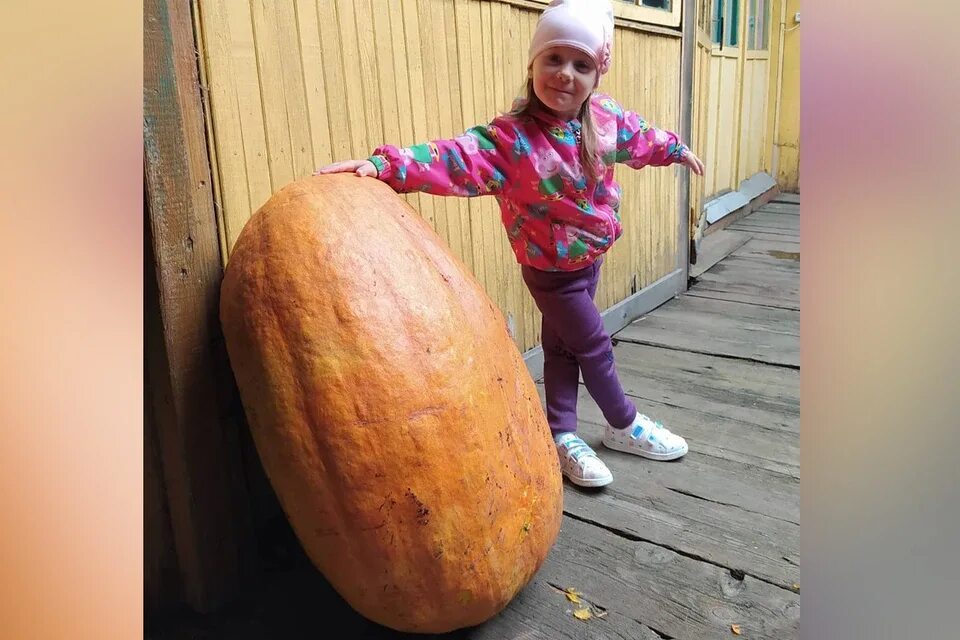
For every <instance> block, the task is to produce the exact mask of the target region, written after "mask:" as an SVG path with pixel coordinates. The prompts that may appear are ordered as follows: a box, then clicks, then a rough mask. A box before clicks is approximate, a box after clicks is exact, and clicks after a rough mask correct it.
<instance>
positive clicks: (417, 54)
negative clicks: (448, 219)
mask: <svg viewBox="0 0 960 640" xmlns="http://www.w3.org/2000/svg"><path fill="white" fill-rule="evenodd" d="M390 6H391V7H392V8H393V9H394V10H395V9H399V8H400V7H402V8H403V11H402V13H399V14H398V13H397V12H396V11H393V12H392V13H391V26H392V27H393V29H394V33H395V34H397V33H399V36H398V37H401V38H403V39H404V40H405V41H406V42H407V60H406V64H401V66H403V67H404V68H405V69H406V70H407V72H408V74H409V76H408V77H409V85H408V86H401V85H398V89H400V90H401V91H400V93H401V94H402V95H405V96H407V99H408V102H409V105H410V115H409V121H410V125H411V127H412V129H411V133H410V138H409V139H408V140H404V141H403V144H405V145H408V146H409V145H411V144H415V143H420V142H424V141H426V139H427V116H426V108H427V95H426V91H425V89H424V80H423V75H424V70H423V48H422V45H421V42H420V26H419V20H420V17H419V15H418V14H417V5H416V3H415V2H410V1H409V0H408V1H407V2H402V3H397V2H391V3H390ZM398 28H399V32H398ZM398 101H399V102H400V104H403V98H402V97H401V98H398ZM405 135H406V134H405ZM410 202H411V203H416V204H415V206H416V207H417V208H418V210H419V211H420V215H422V216H423V217H424V218H425V219H426V220H427V222H429V223H430V225H431V226H432V227H433V228H434V230H437V222H436V215H435V214H434V210H433V201H432V200H431V199H430V198H429V197H427V196H421V195H419V194H414V195H411V196H410Z"/></svg>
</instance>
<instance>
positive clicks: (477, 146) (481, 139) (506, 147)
mask: <svg viewBox="0 0 960 640" xmlns="http://www.w3.org/2000/svg"><path fill="white" fill-rule="evenodd" d="M590 101H591V102H590V108H591V115H592V116H593V122H594V126H595V129H596V132H597V152H598V154H599V156H600V158H601V159H602V161H603V170H602V174H601V176H602V177H601V178H600V179H599V180H597V181H593V180H590V179H589V178H587V177H586V175H585V174H584V172H583V169H582V167H581V165H580V154H579V138H580V121H579V120H577V119H574V120H569V121H568V120H563V119H560V118H558V117H556V116H554V115H552V114H550V113H548V112H546V111H543V110H530V111H528V113H526V114H524V115H521V116H514V115H509V114H506V115H502V116H499V117H497V118H495V119H494V120H493V121H492V122H491V123H490V124H487V125H481V126H476V127H472V128H470V129H468V130H467V131H466V132H465V133H463V134H462V135H460V136H457V137H456V138H453V139H452V140H435V141H432V142H428V143H424V144H417V145H414V146H412V147H406V148H399V147H395V146H392V145H384V146H381V147H378V148H377V149H376V150H374V152H373V155H372V156H371V157H370V161H371V162H373V164H374V165H375V166H376V167H377V170H378V172H379V173H378V177H379V179H380V180H383V181H384V182H386V183H387V184H389V185H390V186H391V187H392V188H393V189H394V190H395V191H397V192H400V193H407V192H412V191H423V192H425V193H430V194H434V195H445V196H465V197H473V196H483V195H492V196H494V197H496V199H497V202H498V203H499V204H500V213H501V219H502V221H503V226H504V228H505V229H506V231H507V235H508V237H509V239H510V245H511V247H512V248H513V252H514V254H515V255H516V258H517V262H519V263H520V264H523V265H529V266H531V267H534V268H536V269H541V270H544V271H572V270H576V269H582V268H584V267H586V266H589V265H590V264H591V263H593V261H595V260H596V259H597V258H598V257H599V256H601V255H602V254H603V253H605V252H606V251H607V250H608V249H610V246H611V245H612V244H613V242H614V241H615V240H616V239H617V238H619V237H620V235H621V233H622V232H623V228H622V226H621V222H620V214H619V209H620V186H619V185H618V184H617V183H616V181H615V180H614V179H613V165H614V164H615V163H617V162H620V163H623V164H626V165H627V166H629V167H633V168H634V169H640V168H641V167H644V166H647V165H653V166H667V165H670V164H672V163H674V162H679V161H680V158H681V156H682V154H683V152H684V151H685V150H686V146H685V145H683V144H682V143H681V142H680V140H679V138H678V136H677V135H676V134H674V133H671V132H669V131H663V130H660V129H657V128H655V127H652V126H650V125H649V124H648V123H647V122H646V121H644V119H643V118H641V117H639V116H638V115H637V114H636V113H634V112H632V111H624V110H623V109H622V108H621V107H620V105H619V104H617V102H616V101H614V100H613V99H612V98H610V97H609V96H606V95H602V94H594V95H593V96H592V97H591V98H590Z"/></svg>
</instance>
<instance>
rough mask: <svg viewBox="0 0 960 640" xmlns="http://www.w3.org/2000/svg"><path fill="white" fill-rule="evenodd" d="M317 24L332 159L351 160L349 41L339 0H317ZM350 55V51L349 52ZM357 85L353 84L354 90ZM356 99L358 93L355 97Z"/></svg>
mask: <svg viewBox="0 0 960 640" xmlns="http://www.w3.org/2000/svg"><path fill="white" fill-rule="evenodd" d="M316 2H317V26H318V31H319V33H320V55H321V61H322V63H323V79H324V85H325V86H326V87H327V92H326V95H325V99H326V100H325V102H326V112H325V114H326V115H325V120H326V122H327V128H328V130H329V132H330V133H329V135H330V148H331V155H332V156H333V160H335V161H336V160H349V159H352V158H354V157H356V155H355V153H354V138H353V132H352V126H353V121H354V118H352V117H351V101H350V99H351V95H350V94H349V93H348V89H347V80H346V78H345V77H344V64H343V56H344V51H345V47H346V44H345V42H344V36H343V31H342V29H341V28H340V16H339V12H338V11H337V5H338V3H337V2H336V0H316ZM347 55H349V54H347ZM354 88H355V87H354V86H353V84H352V83H351V89H354ZM353 99H356V96H355V95H354V96H353Z"/></svg>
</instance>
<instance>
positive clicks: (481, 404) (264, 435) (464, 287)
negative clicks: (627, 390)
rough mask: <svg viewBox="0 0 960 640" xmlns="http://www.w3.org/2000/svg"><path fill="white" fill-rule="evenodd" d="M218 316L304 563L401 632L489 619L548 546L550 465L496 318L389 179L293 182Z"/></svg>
mask: <svg viewBox="0 0 960 640" xmlns="http://www.w3.org/2000/svg"><path fill="white" fill-rule="evenodd" d="M220 317H221V322H222V324H223V331H224V335H225V338H226V345H227V351H228V354H229V357H230V363H231V367H232V368H233V371H234V374H235V377H236V380H237V384H238V388H239V390H240V395H241V398H242V401H243V406H244V410H245V413H246V415H247V418H248V422H249V424H250V429H251V433H252V434H253V438H254V442H255V444H256V447H257V451H258V454H259V456H260V458H261V460H262V463H263V467H264V469H265V471H266V473H267V476H268V478H269V479H270V482H271V484H272V486H273V488H274V490H275V491H276V494H277V496H278V498H279V500H280V503H281V505H282V506H283V509H284V512H285V514H286V516H287V518H288V519H289V521H290V523H291V525H292V528H293V530H294V532H295V533H296V535H297V537H298V538H299V540H300V542H301V544H302V546H303V548H304V549H305V551H306V552H307V554H308V555H309V557H310V559H311V560H312V562H313V563H314V564H315V565H316V567H317V568H318V569H319V570H320V571H321V572H322V573H323V574H324V576H325V577H326V578H327V580H328V581H329V582H330V584H331V585H332V586H333V587H334V588H335V589H336V590H337V592H338V593H340V594H341V595H342V596H343V598H344V599H345V600H346V601H347V602H348V603H349V604H350V605H351V606H352V607H353V608H354V609H355V610H357V611H358V612H360V613H361V614H363V615H364V616H366V617H368V618H369V619H371V620H373V621H375V622H378V623H380V624H383V625H386V626H388V627H392V628H394V629H398V630H401V631H419V632H444V631H449V630H452V629H456V628H459V627H464V626H471V625H475V624H478V623H480V622H483V621H485V620H487V619H489V618H490V617H492V616H493V615H495V614H496V613H497V612H498V611H500V610H501V609H502V608H503V607H504V606H506V605H507V603H508V602H510V600H511V599H512V598H513V597H514V596H515V595H516V594H517V592H518V591H519V590H520V589H521V588H522V587H523V586H524V585H526V584H527V583H528V582H529V581H530V579H531V578H532V576H533V575H534V573H535V572H536V571H537V569H538V568H539V567H540V565H541V564H542V563H543V561H544V559H545V557H546V555H547V553H548V551H549V550H550V548H551V546H552V545H553V543H554V541H555V540H556V536H557V533H558V530H559V526H560V518H561V512H562V480H561V476H560V472H559V468H558V462H557V454H556V452H555V449H554V446H553V443H552V440H551V438H550V434H549V428H548V426H547V422H546V419H545V417H544V414H543V410H542V409H541V406H540V402H539V398H538V395H537V391H536V388H535V386H534V384H533V381H532V380H531V378H530V375H529V374H528V372H527V369H526V367H525V366H524V362H523V359H522V358H521V356H520V353H519V352H518V350H517V348H516V346H515V345H514V344H513V342H512V341H511V339H510V336H509V334H508V333H507V329H506V325H505V323H504V320H503V316H502V315H501V313H500V312H499V310H498V309H497V307H496V306H495V305H494V304H493V303H492V302H491V300H490V299H489V298H488V297H487V295H486V294H485V292H484V291H483V289H482V288H481V287H480V285H479V284H478V283H477V281H476V280H475V279H474V278H473V276H472V275H471V274H470V273H469V271H468V270H467V268H466V267H465V266H464V265H463V264H462V263H461V262H460V261H459V260H457V258H455V257H454V256H453V255H452V254H451V253H450V251H449V250H448V249H447V248H446V246H445V245H444V243H443V242H442V241H441V240H440V238H439V237H438V236H437V235H436V234H435V233H434V231H433V230H432V229H431V228H430V227H429V226H428V225H427V224H426V223H425V222H424V221H423V220H422V219H421V217H420V216H419V215H418V214H417V213H416V212H415V211H414V210H413V209H412V208H411V207H410V206H409V205H407V203H406V202H404V200H403V199H402V198H400V197H399V196H398V195H396V194H395V193H394V192H393V191H392V190H391V189H390V188H389V187H388V186H386V185H385V184H383V183H381V182H379V181H378V180H374V179H371V178H358V177H356V176H354V175H350V174H340V175H328V176H316V177H310V178H306V179H303V180H300V181H297V182H294V183H291V184H289V185H288V186H286V187H285V188H283V189H282V190H280V191H279V192H278V193H276V194H275V195H274V196H273V197H272V198H271V199H270V200H269V201H268V202H267V203H266V204H265V205H264V206H263V207H262V208H261V209H260V210H259V211H257V212H256V213H255V214H254V215H253V217H251V219H250V220H249V221H248V222H247V224H246V226H245V227H244V229H243V230H242V232H241V233H240V236H239V238H238V239H237V242H236V245H235V246H234V248H233V251H232V253H231V255H230V259H229V262H228V265H227V268H226V273H225V275H224V280H223V285H222V289H221V300H220Z"/></svg>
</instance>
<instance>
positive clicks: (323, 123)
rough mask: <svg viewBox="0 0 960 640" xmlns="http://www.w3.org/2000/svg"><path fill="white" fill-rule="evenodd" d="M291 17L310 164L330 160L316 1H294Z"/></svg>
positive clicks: (319, 163) (325, 92)
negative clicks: (294, 27)
mask: <svg viewBox="0 0 960 640" xmlns="http://www.w3.org/2000/svg"><path fill="white" fill-rule="evenodd" d="M294 11H295V15H294V19H295V21H296V24H297V39H298V41H299V42H300V56H301V65H302V69H303V84H304V96H305V101H306V124H307V130H308V136H309V140H310V162H309V164H310V167H311V168H312V169H315V168H317V167H321V166H323V165H325V164H329V163H331V162H333V150H332V147H331V144H330V129H329V127H328V126H327V119H328V118H327V86H326V79H325V78H324V73H323V62H324V61H323V49H322V45H321V42H320V26H319V15H318V13H317V2H316V0H296V4H295V5H294Z"/></svg>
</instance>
